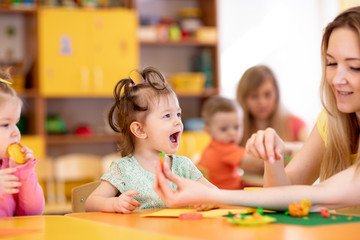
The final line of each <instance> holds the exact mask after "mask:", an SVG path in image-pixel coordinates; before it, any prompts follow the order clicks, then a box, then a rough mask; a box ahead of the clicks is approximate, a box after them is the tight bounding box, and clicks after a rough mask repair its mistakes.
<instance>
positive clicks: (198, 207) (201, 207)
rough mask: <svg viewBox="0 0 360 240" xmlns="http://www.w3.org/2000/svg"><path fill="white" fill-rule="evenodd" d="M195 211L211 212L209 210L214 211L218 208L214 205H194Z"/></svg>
mask: <svg viewBox="0 0 360 240" xmlns="http://www.w3.org/2000/svg"><path fill="white" fill-rule="evenodd" d="M194 207H195V209H196V211H207V210H211V209H216V208H219V207H220V206H218V205H215V204H205V203H203V204H196V205H194Z"/></svg>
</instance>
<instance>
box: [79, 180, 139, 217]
mask: <svg viewBox="0 0 360 240" xmlns="http://www.w3.org/2000/svg"><path fill="white" fill-rule="evenodd" d="M118 193H119V191H118V189H117V188H116V187H114V186H113V185H112V184H111V183H110V182H108V181H101V183H100V185H99V186H98V187H97V188H96V189H95V190H94V191H93V192H92V193H91V194H90V196H89V197H88V199H87V200H86V202H85V210H86V211H87V212H97V211H102V212H117V213H131V212H132V211H134V210H135V208H136V207H140V206H141V204H140V203H139V202H138V201H136V200H135V199H133V198H132V196H133V195H138V194H139V192H137V191H127V192H125V193H122V194H120V196H119V197H116V195H117V194H118Z"/></svg>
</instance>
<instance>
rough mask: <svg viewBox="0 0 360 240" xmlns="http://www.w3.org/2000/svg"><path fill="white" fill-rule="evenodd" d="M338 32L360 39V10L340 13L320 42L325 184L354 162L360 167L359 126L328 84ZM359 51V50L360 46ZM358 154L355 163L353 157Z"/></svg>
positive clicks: (352, 114)
mask: <svg viewBox="0 0 360 240" xmlns="http://www.w3.org/2000/svg"><path fill="white" fill-rule="evenodd" d="M337 28H348V29H350V30H352V31H354V32H355V33H356V34H357V35H358V38H359V39H360V7H354V8H350V9H348V10H346V11H344V12H342V13H340V14H339V15H338V16H337V17H336V18H335V19H334V21H332V22H330V23H329V24H328V25H327V27H326V28H325V31H324V34H323V38H322V42H321V60H322V79H321V86H320V95H321V102H322V105H323V107H324V108H325V110H326V111H327V113H328V125H327V129H326V131H327V139H326V144H327V145H326V148H325V154H324V156H323V159H322V163H321V170H320V179H321V180H325V179H327V178H329V177H331V176H332V175H334V174H336V173H338V172H340V171H342V170H344V169H346V168H348V167H349V166H351V165H353V164H354V163H355V162H356V163H360V149H359V134H360V131H359V123H358V119H357V117H356V114H355V113H343V112H341V111H339V109H338V108H337V104H336V96H335V95H334V93H333V91H332V89H331V86H330V85H329V84H328V82H327V81H326V65H327V60H326V53H327V49H328V46H329V38H330V36H331V33H332V32H333V31H334V30H335V29H337ZM359 47H360V46H359ZM355 153H357V154H358V155H357V158H356V160H355V162H354V160H353V159H351V155H352V154H355Z"/></svg>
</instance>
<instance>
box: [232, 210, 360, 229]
mask: <svg viewBox="0 0 360 240" xmlns="http://www.w3.org/2000/svg"><path fill="white" fill-rule="evenodd" d="M233 215H234V214H230V215H225V217H231V216H233ZM264 215H266V216H269V217H274V218H276V221H275V223H283V224H293V225H301V226H320V225H331V224H344V223H353V222H360V217H355V216H348V215H337V214H330V217H328V218H324V217H323V216H322V215H321V213H318V212H316V213H309V215H308V216H307V217H293V216H290V215H285V214H284V213H283V212H279V213H266V214H264Z"/></svg>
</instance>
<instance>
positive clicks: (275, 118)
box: [236, 65, 293, 146]
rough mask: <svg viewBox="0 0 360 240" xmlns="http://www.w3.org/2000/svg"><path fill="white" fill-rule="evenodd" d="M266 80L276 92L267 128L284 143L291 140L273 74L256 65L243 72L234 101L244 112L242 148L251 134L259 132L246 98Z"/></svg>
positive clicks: (287, 120)
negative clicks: (272, 85) (272, 130)
mask: <svg viewBox="0 0 360 240" xmlns="http://www.w3.org/2000/svg"><path fill="white" fill-rule="evenodd" d="M267 80H270V81H271V82H272V83H273V84H274V87H275V91H276V103H275V109H274V112H273V113H272V114H271V115H270V117H269V119H268V126H267V127H272V128H274V129H275V130H276V132H277V133H278V134H279V136H280V137H281V138H282V139H284V140H285V141H292V140H293V139H292V135H291V133H292V131H291V130H290V125H289V113H288V112H287V111H286V110H285V109H284V108H283V107H282V106H281V105H280V91H279V86H278V83H277V80H276V77H275V74H274V73H273V71H271V69H270V68H269V67H267V66H265V65H256V66H253V67H251V68H249V69H248V70H246V71H245V73H244V74H243V76H242V77H241V79H240V81H239V84H238V86H237V90H236V99H237V101H238V102H239V104H240V106H241V107H242V109H243V112H244V128H243V129H244V135H243V138H242V140H241V142H240V145H242V146H245V144H246V141H247V140H248V139H249V138H250V137H251V135H252V134H253V133H255V132H256V131H258V130H260V129H257V127H256V125H255V119H254V116H253V115H252V114H251V112H250V110H249V108H248V106H247V103H246V102H247V98H248V97H249V95H250V94H251V93H252V92H254V91H256V90H257V89H258V88H259V87H260V86H261V85H262V84H263V83H265V81H267Z"/></svg>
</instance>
